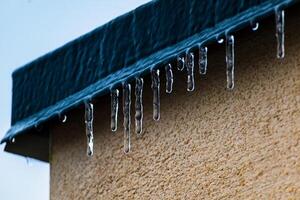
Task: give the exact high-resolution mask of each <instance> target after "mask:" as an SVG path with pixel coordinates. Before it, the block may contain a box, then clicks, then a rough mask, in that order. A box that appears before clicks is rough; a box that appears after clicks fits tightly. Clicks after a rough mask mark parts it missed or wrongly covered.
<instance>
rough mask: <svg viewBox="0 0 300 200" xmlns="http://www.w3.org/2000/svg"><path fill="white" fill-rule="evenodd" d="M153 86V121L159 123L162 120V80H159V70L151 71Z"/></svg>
mask: <svg viewBox="0 0 300 200" xmlns="http://www.w3.org/2000/svg"><path fill="white" fill-rule="evenodd" d="M151 79H152V84H151V88H152V90H153V119H154V120H155V121H158V120H159V119H160V79H159V69H153V70H152V71H151Z"/></svg>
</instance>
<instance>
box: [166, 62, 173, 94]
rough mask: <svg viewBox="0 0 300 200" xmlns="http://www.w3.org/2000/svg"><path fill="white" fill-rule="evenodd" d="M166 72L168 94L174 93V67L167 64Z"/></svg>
mask: <svg viewBox="0 0 300 200" xmlns="http://www.w3.org/2000/svg"><path fill="white" fill-rule="evenodd" d="M165 70H166V93H169V94H170V93H171V92H172V91H173V82H174V77H173V71H172V65H171V64H167V65H166V67H165Z"/></svg>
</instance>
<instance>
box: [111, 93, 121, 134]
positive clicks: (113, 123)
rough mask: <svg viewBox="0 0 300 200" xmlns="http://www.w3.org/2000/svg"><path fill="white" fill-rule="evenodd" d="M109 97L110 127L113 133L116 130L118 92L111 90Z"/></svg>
mask: <svg viewBox="0 0 300 200" xmlns="http://www.w3.org/2000/svg"><path fill="white" fill-rule="evenodd" d="M110 97H111V122H110V127H111V130H112V131H113V132H115V131H117V128H118V111H119V90H118V89H113V90H111V92H110Z"/></svg>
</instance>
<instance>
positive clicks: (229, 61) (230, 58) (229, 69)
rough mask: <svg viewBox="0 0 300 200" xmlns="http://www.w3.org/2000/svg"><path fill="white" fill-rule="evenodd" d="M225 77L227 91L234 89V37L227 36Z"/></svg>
mask: <svg viewBox="0 0 300 200" xmlns="http://www.w3.org/2000/svg"><path fill="white" fill-rule="evenodd" d="M226 75H227V89H230V90H231V89H233V88H234V36H233V35H229V36H227V38H226Z"/></svg>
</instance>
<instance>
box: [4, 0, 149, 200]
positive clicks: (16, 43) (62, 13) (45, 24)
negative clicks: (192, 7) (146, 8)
mask: <svg viewBox="0 0 300 200" xmlns="http://www.w3.org/2000/svg"><path fill="white" fill-rule="evenodd" d="M148 1H149V0H51V1H50V0H48V1H41V0H0V92H1V100H0V137H1V139H2V137H3V135H4V134H5V132H6V131H7V130H8V129H9V126H10V116H11V97H12V94H11V90H12V89H11V88H12V84H11V83H12V81H11V73H12V72H13V71H14V70H15V69H16V68H18V67H20V66H22V65H24V64H26V63H28V62H29V61H31V60H33V59H35V58H37V57H39V56H41V55H43V54H45V53H47V52H49V51H51V50H54V49H56V48H57V47H59V46H61V45H63V44H65V43H66V42H68V41H70V40H72V39H75V38H76V37H78V36H80V35H82V34H84V33H87V32H88V31H90V30H92V29H94V28H96V27H98V26H100V25H102V24H104V23H106V22H108V21H109V20H111V19H113V18H115V17H116V16H119V15H121V14H123V13H126V12H128V11H130V10H132V9H134V8H136V7H137V6H139V5H142V4H144V3H146V2H148ZM16 142H17V141H16ZM3 148H4V145H2V146H0V199H2V200H19V199H23V200H43V199H49V181H50V178H49V165H48V164H47V163H43V162H39V161H35V160H31V159H29V160H28V159H27V160H26V158H24V157H21V156H17V155H13V154H9V153H6V152H3Z"/></svg>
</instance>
